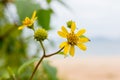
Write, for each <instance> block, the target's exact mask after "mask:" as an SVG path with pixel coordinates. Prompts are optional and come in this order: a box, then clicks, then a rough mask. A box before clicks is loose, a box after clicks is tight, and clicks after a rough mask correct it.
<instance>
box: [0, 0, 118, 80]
mask: <svg viewBox="0 0 120 80" xmlns="http://www.w3.org/2000/svg"><path fill="white" fill-rule="evenodd" d="M119 3H120V1H119V0H0V80H26V79H28V78H29V77H30V75H31V72H32V71H33V69H34V65H33V63H32V64H30V66H29V67H28V66H27V69H26V68H25V69H24V70H19V69H20V66H21V65H22V64H23V63H24V62H26V61H29V60H31V59H33V58H39V57H40V56H41V52H42V51H41V47H40V45H39V43H38V42H36V41H35V40H34V38H33V32H32V31H31V30H30V29H27V28H25V29H24V30H22V31H19V30H18V29H17V28H18V26H20V25H21V24H22V21H23V20H24V18H25V17H26V16H28V17H30V18H31V16H32V13H33V11H34V10H36V11H37V16H38V20H37V21H36V24H35V26H39V27H42V28H44V29H46V30H48V31H49V37H48V40H46V41H45V42H44V43H45V46H46V48H47V52H54V51H56V50H57V49H58V46H59V44H60V43H61V42H62V41H64V39H62V38H60V37H59V36H58V35H57V31H58V30H60V28H61V26H62V25H65V26H66V22H67V21H69V20H73V21H75V22H76V24H77V29H81V28H85V29H86V30H87V32H86V33H85V35H86V36H87V37H89V38H90V40H91V42H88V43H87V44H86V45H87V48H88V49H87V51H85V52H84V51H81V50H79V49H78V48H77V47H76V54H75V56H74V57H70V56H68V57H64V56H63V55H56V56H53V57H51V58H49V59H47V61H44V62H43V63H42V65H41V66H40V69H39V70H38V71H37V73H36V75H35V76H36V77H34V80H120V36H119V35H120V31H119V30H120V22H119V21H120V15H119V14H120V5H119Z"/></svg>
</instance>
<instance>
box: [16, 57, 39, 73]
mask: <svg viewBox="0 0 120 80" xmlns="http://www.w3.org/2000/svg"><path fill="white" fill-rule="evenodd" d="M38 60H39V59H38V58H33V59H31V60H29V61H27V62H25V63H24V64H23V65H22V66H20V68H19V69H18V74H20V73H21V72H23V70H24V69H25V68H27V67H28V66H29V65H31V64H32V63H34V62H35V61H38Z"/></svg>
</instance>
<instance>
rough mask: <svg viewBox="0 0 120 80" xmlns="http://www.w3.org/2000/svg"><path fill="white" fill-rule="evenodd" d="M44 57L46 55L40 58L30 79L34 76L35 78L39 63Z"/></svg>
mask: <svg viewBox="0 0 120 80" xmlns="http://www.w3.org/2000/svg"><path fill="white" fill-rule="evenodd" d="M43 59H44V56H42V57H41V58H40V60H39V62H38V63H37V65H36V66H35V69H34V71H33V73H32V75H31V77H30V80H32V78H33V76H34V74H35V72H36V70H37V68H38V67H39V65H40V63H41V62H42V60H43Z"/></svg>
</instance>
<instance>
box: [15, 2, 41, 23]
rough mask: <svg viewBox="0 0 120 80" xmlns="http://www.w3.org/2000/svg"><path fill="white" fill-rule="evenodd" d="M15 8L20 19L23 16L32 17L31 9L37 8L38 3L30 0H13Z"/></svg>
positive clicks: (22, 18)
mask: <svg viewBox="0 0 120 80" xmlns="http://www.w3.org/2000/svg"><path fill="white" fill-rule="evenodd" d="M15 1H16V2H15V4H16V8H17V11H18V15H19V17H20V21H22V20H24V18H25V17H30V18H31V17H32V14H33V11H34V10H37V9H39V8H40V7H39V4H35V3H33V1H32V0H15Z"/></svg>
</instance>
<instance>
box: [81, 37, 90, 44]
mask: <svg viewBox="0 0 120 80" xmlns="http://www.w3.org/2000/svg"><path fill="white" fill-rule="evenodd" d="M88 41H89V39H88V38H80V39H79V42H81V43H85V42H88Z"/></svg>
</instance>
